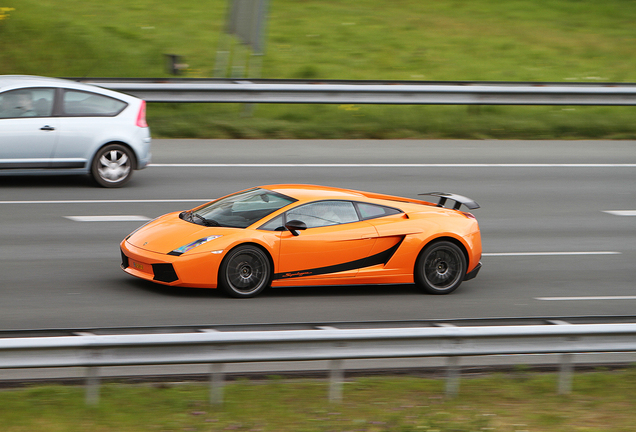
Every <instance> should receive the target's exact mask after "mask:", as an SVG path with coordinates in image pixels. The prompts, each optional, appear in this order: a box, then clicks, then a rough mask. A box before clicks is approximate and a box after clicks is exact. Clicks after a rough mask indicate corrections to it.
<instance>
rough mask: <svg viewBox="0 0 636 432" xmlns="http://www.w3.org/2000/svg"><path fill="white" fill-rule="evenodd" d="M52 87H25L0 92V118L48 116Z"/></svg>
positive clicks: (51, 106)
mask: <svg viewBox="0 0 636 432" xmlns="http://www.w3.org/2000/svg"><path fill="white" fill-rule="evenodd" d="M54 94H55V90H54V89H52V88H27V89H19V90H11V91H8V92H4V93H0V118H16V117H49V116H50V115H51V112H52V111H53V95H54Z"/></svg>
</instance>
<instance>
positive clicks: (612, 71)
mask: <svg viewBox="0 0 636 432" xmlns="http://www.w3.org/2000/svg"><path fill="white" fill-rule="evenodd" d="M379 3H380V2H378V0H338V1H325V0H320V1H317V0H306V1H302V2H299V1H297V0H272V1H271V2H270V16H269V22H268V26H267V27H268V32H267V44H266V55H265V57H264V59H263V60H264V61H263V69H262V74H261V75H262V77H264V78H311V79H385V80H491V81H497V80H499V81H563V82H636V56H635V55H634V46H636V26H635V25H634V22H636V3H635V2H625V1H619V0H608V1H606V2H598V1H595V0H581V1H571V0H529V1H507V0H474V1H470V2H469V1H435V2H422V1H420V0H400V1H392V2H381V3H382V4H381V7H380V4H379ZM226 4H227V2H226V1H225V0H211V1H209V2H206V3H205V4H203V3H201V2H200V1H195V0H180V1H174V0H166V1H163V2H156V1H151V0H137V1H135V2H130V1H127V0H126V1H125V0H113V1H109V2H98V1H95V0H67V1H64V2H59V1H54V0H1V1H0V7H7V8H8V7H12V8H14V9H15V10H13V11H10V12H9V16H8V17H5V19H3V20H1V21H0V47H1V48H0V74H13V73H27V74H39V75H50V76H122V77H159V76H166V72H165V68H164V58H163V54H165V53H176V54H180V55H182V56H184V57H185V61H186V62H187V63H188V64H189V65H190V68H189V69H188V71H187V73H186V76H190V77H210V76H212V74H213V70H214V63H215V58H216V50H217V47H218V43H217V41H218V37H219V35H220V31H221V28H222V26H223V22H224V18H225V9H226ZM148 115H149V122H150V125H151V127H152V129H153V135H154V136H155V137H211V138H228V137H229V138H378V139H382V138H521V139H549V138H562V139H572V138H593V139H596V138H616V139H634V138H636V122H634V108H631V107H505V106H496V107H495V106H481V107H472V108H467V107H465V106H376V105H356V106H350V105H344V106H343V105H266V104H262V105H259V106H257V107H256V110H255V112H254V114H253V116H252V117H242V116H241V107H240V106H238V105H234V104H231V105H212V104H201V105H183V104H174V105H166V104H152V105H151V106H150V107H149V110H148Z"/></svg>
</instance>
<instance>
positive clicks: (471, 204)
mask: <svg viewBox="0 0 636 432" xmlns="http://www.w3.org/2000/svg"><path fill="white" fill-rule="evenodd" d="M418 195H428V196H434V197H438V198H439V202H438V203H437V207H444V204H446V201H447V200H451V201H455V205H454V206H453V210H459V208H460V207H461V206H462V204H463V205H465V206H466V207H468V209H469V210H475V209H478V208H479V204H477V203H476V202H475V201H473V200H471V199H470V198H466V197H465V196H461V195H457V194H454V193H446V192H427V193H423V194H418ZM445 208H449V207H445Z"/></svg>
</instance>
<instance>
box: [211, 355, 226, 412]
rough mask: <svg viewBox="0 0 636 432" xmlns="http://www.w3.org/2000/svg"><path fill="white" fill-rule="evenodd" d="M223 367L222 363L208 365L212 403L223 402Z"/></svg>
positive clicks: (218, 403)
mask: <svg viewBox="0 0 636 432" xmlns="http://www.w3.org/2000/svg"><path fill="white" fill-rule="evenodd" d="M224 367H225V364H224V363H212V364H211V365H210V403H211V404H212V405H221V404H223V387H224V385H225V372H223V369H224Z"/></svg>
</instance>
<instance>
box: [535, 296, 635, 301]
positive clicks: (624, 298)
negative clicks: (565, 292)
mask: <svg viewBox="0 0 636 432" xmlns="http://www.w3.org/2000/svg"><path fill="white" fill-rule="evenodd" d="M534 299H535V300H541V301H597V300H636V296H588V297H535V298H534Z"/></svg>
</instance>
